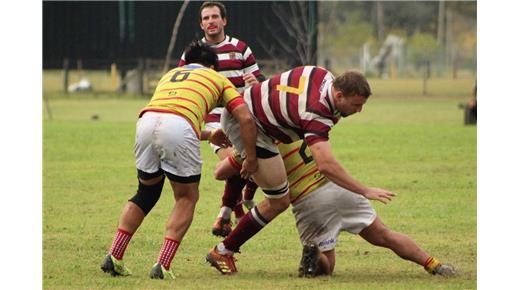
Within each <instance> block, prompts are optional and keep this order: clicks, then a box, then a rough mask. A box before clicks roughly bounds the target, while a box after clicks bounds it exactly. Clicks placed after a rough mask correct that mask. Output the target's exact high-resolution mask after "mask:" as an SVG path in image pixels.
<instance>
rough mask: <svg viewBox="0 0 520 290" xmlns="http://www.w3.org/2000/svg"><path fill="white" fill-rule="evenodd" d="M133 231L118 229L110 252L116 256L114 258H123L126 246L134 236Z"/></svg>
mask: <svg viewBox="0 0 520 290" xmlns="http://www.w3.org/2000/svg"><path fill="white" fill-rule="evenodd" d="M132 235H133V234H131V233H129V232H127V231H124V230H122V229H117V232H116V235H115V237H114V240H113V241H112V247H110V254H111V255H112V256H114V258H116V259H118V260H121V259H123V255H124V254H125V250H126V247H127V246H128V243H129V242H130V239H131V238H132Z"/></svg>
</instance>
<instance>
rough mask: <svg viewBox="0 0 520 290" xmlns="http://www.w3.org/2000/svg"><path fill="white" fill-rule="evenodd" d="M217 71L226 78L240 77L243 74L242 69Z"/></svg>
mask: <svg viewBox="0 0 520 290" xmlns="http://www.w3.org/2000/svg"><path fill="white" fill-rule="evenodd" d="M218 72H219V73H220V74H222V75H224V76H225V77H226V78H232V77H241V76H242V75H243V73H242V70H220V71H218Z"/></svg>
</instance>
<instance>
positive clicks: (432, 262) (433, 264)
mask: <svg viewBox="0 0 520 290" xmlns="http://www.w3.org/2000/svg"><path fill="white" fill-rule="evenodd" d="M440 264H441V262H440V261H439V260H437V259H435V258H434V257H431V256H430V257H429V258H428V259H426V262H424V264H423V266H424V270H426V271H427V272H428V273H430V274H433V275H435V269H436V268H437V267H438V266H439V265H440Z"/></svg>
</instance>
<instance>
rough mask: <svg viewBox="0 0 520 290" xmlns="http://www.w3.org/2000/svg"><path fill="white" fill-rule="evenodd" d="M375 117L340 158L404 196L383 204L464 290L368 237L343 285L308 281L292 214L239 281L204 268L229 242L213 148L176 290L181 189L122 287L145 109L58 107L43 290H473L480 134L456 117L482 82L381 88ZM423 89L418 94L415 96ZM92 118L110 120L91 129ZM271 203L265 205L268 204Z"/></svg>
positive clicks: (98, 99) (342, 253) (272, 229)
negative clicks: (166, 256) (214, 227)
mask: <svg viewBox="0 0 520 290" xmlns="http://www.w3.org/2000/svg"><path fill="white" fill-rule="evenodd" d="M372 83H373V90H374V96H373V97H371V98H370V99H369V101H368V103H367V105H366V106H365V110H364V111H363V113H361V114H358V115H355V116H352V117H350V118H347V119H345V120H342V121H341V122H340V123H339V124H338V125H337V126H336V127H335V128H334V129H333V131H332V137H331V141H332V144H333V147H334V152H335V155H336V157H337V158H338V159H339V160H341V162H342V164H343V165H344V166H345V167H346V168H347V169H348V170H349V172H350V173H351V174H352V175H354V176H355V177H356V178H357V179H359V180H361V181H362V182H364V183H365V184H367V185H371V186H378V187H383V188H387V189H391V190H393V191H395V192H397V193H398V194H399V195H398V197H397V198H395V199H394V200H393V201H392V202H391V203H390V204H388V205H383V204H380V203H373V204H374V206H375V208H376V210H377V212H378V214H379V216H380V217H381V218H382V219H383V221H384V223H385V224H386V225H387V226H389V227H390V228H391V229H393V230H396V231H400V232H403V233H406V234H407V235H409V236H410V237H412V238H413V239H414V240H415V241H416V242H417V243H418V244H419V245H420V246H421V247H422V248H423V249H425V250H426V251H427V252H429V253H430V254H432V255H434V256H436V257H438V258H440V259H441V260H442V261H446V262H449V263H452V264H454V265H456V266H457V268H458V269H459V271H460V275H459V276H458V277H456V278H453V279H444V278H442V277H435V276H430V275H428V274H426V272H424V270H423V269H422V268H421V267H419V266H417V265H415V264H413V263H411V262H408V261H404V260H401V259H400V258H399V257H397V256H396V255H395V254H394V253H393V252H391V251H389V250H386V249H382V248H376V247H374V246H371V245H369V244H368V243H366V242H365V241H363V240H362V239H361V238H360V237H358V236H353V235H350V234H348V233H343V234H341V235H340V241H339V243H338V247H337V249H336V252H337V253H336V254H337V264H336V270H335V274H334V275H333V276H332V277H325V278H317V279H300V278H298V277H297V275H296V274H297V267H298V263H299V259H300V254H301V246H300V244H299V240H298V235H297V232H296V228H295V222H294V218H293V217H292V214H291V212H290V210H288V211H287V212H285V213H283V214H282V215H281V216H279V217H278V218H277V219H276V220H274V221H273V222H272V223H271V224H269V226H268V227H266V228H265V229H264V230H263V231H261V232H260V233H259V234H258V235H257V236H255V237H254V238H253V239H252V240H250V241H249V242H248V243H246V244H245V245H244V246H243V247H242V254H239V255H237V258H238V259H239V261H238V263H237V265H238V267H239V271H240V272H239V273H238V274H237V275H234V276H231V277H226V276H221V275H220V274H218V273H217V272H216V271H215V270H214V269H213V268H210V267H209V266H208V265H207V264H205V263H204V256H205V254H206V253H207V251H208V250H209V249H210V247H212V246H213V245H214V244H216V243H217V242H218V241H220V239H217V238H215V237H212V236H211V234H210V227H211V224H212V222H213V220H214V218H215V216H216V214H217V213H218V210H219V209H218V208H219V205H220V194H221V192H222V188H223V183H221V182H217V181H215V180H213V178H212V170H213V166H214V164H215V162H216V156H215V155H214V154H213V153H212V152H211V150H210V148H209V146H207V145H206V144H203V146H202V154H203V156H202V158H203V160H204V167H203V178H202V181H201V186H200V191H201V197H200V200H199V203H198V205H197V209H196V214H195V218H194V221H193V224H192V226H191V228H190V230H189V231H188V233H187V235H186V236H185V238H184V240H183V241H182V244H181V247H180V249H179V251H178V253H177V256H176V257H175V259H174V261H173V267H174V271H176V272H177V273H179V276H178V278H177V280H176V281H173V282H169V281H155V280H150V279H149V278H148V273H149V271H150V269H151V267H152V265H153V263H154V262H155V260H156V258H157V255H158V252H159V250H160V247H161V243H162V238H163V233H164V225H165V222H166V218H167V215H168V213H169V211H170V210H171V208H172V204H173V197H172V192H171V189H170V188H168V187H166V186H165V190H164V191H163V194H162V197H161V200H159V202H158V204H157V206H156V208H154V210H153V211H152V212H151V213H150V214H149V215H148V217H147V218H146V220H145V222H144V224H143V225H142V227H141V228H140V229H139V230H138V232H137V233H136V234H135V236H134V238H133V239H132V241H131V242H130V245H129V249H128V250H127V253H126V255H125V261H126V264H127V266H128V267H129V268H130V269H131V270H132V271H133V275H132V276H130V277H126V278H113V277H110V276H109V275H106V274H105V273H103V272H102V271H101V270H100V269H99V266H100V263H101V261H102V258H103V255H104V253H105V252H106V250H107V248H109V246H110V243H111V241H112V238H113V235H114V233H115V230H116V227H117V222H118V218H119V214H120V213H121V210H122V207H123V205H124V204H125V202H126V200H127V199H128V198H130V197H131V196H132V195H133V193H134V192H135V189H136V173H135V168H134V159H133V141H134V132H135V131H134V130H135V121H136V116H137V113H138V111H139V109H140V108H141V107H142V106H143V105H144V104H145V103H146V102H147V99H137V98H121V97H116V98H114V97H111V96H95V95H94V96H92V95H80V96H74V95H72V96H69V97H67V98H61V97H55V96H51V97H50V98H49V104H50V107H51V111H52V116H53V119H52V120H50V119H49V116H48V114H47V112H46V111H45V109H44V114H43V115H44V120H43V287H44V288H45V289H133V288H135V289H171V288H173V289H318V288H319V289H475V288H476V250H477V240H476V201H477V198H476V127H467V126H463V125H462V111H461V110H459V109H458V108H457V104H458V103H459V102H462V101H465V100H466V99H467V98H468V95H469V93H470V92H471V85H472V82H471V80H459V81H442V80H439V81H438V82H437V83H436V85H435V86H433V85H432V88H431V89H432V92H433V93H432V95H430V96H426V97H418V96H416V95H417V94H419V95H420V88H421V87H420V80H417V81H408V82H406V83H405V82H404V81H396V82H390V81H375V80H374V81H373V82H372ZM413 88H419V93H415V95H414V91H415V89H413ZM93 115H97V116H98V120H91V117H92V116H93ZM261 198H262V196H261V194H260V193H258V194H257V197H256V199H257V200H261Z"/></svg>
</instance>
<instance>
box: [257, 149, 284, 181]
mask: <svg viewBox="0 0 520 290" xmlns="http://www.w3.org/2000/svg"><path fill="white" fill-rule="evenodd" d="M257 160H258V170H257V172H255V173H254V174H253V179H254V181H255V182H256V184H257V185H258V186H259V187H260V188H263V189H269V188H274V187H277V186H280V185H283V184H284V183H285V182H287V173H286V171H285V166H284V164H283V160H282V156H281V155H280V154H277V155H275V156H273V157H270V158H258V159H257Z"/></svg>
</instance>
